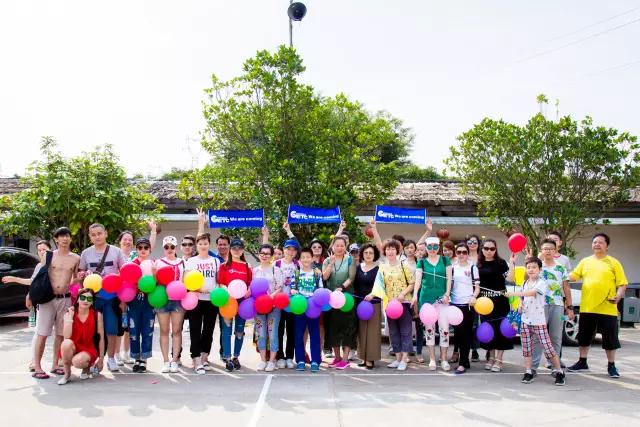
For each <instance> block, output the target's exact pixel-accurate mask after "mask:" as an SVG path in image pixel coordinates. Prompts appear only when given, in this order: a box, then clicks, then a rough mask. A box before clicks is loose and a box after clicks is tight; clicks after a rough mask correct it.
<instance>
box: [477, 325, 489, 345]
mask: <svg viewBox="0 0 640 427" xmlns="http://www.w3.org/2000/svg"><path fill="white" fill-rule="evenodd" d="M476 337H477V338H478V341H480V342H481V343H485V344H486V343H488V342H490V341H491V340H492V339H493V328H492V327H491V324H490V323H489V322H482V323H481V324H480V325H479V326H478V329H476Z"/></svg>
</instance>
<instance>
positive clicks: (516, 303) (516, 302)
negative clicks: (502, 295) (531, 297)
mask: <svg viewBox="0 0 640 427" xmlns="http://www.w3.org/2000/svg"><path fill="white" fill-rule="evenodd" d="M509 304H510V305H511V310H512V311H516V310H517V309H518V308H519V307H520V297H511V298H509Z"/></svg>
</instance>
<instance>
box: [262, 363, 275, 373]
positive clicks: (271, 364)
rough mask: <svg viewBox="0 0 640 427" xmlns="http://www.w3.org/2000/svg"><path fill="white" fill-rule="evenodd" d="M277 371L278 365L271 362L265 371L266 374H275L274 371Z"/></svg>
mask: <svg viewBox="0 0 640 427" xmlns="http://www.w3.org/2000/svg"><path fill="white" fill-rule="evenodd" d="M275 369H276V364H275V363H273V362H269V363H267V367H266V368H264V370H265V371H266V372H273V371H275Z"/></svg>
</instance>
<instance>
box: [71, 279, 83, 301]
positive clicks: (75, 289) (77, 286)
mask: <svg viewBox="0 0 640 427" xmlns="http://www.w3.org/2000/svg"><path fill="white" fill-rule="evenodd" d="M81 288H82V286H81V285H80V283H74V284H73V285H71V286H70V287H69V293H70V294H71V298H73V299H76V298H78V291H79V290H80V289H81Z"/></svg>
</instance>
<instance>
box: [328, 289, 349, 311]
mask: <svg viewBox="0 0 640 427" xmlns="http://www.w3.org/2000/svg"><path fill="white" fill-rule="evenodd" d="M345 302H347V299H346V297H345V296H344V293H343V292H340V291H333V292H331V296H330V297H329V304H330V305H331V307H332V308H335V309H337V310H339V309H341V308H342V306H343V305H344V303H345Z"/></svg>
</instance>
